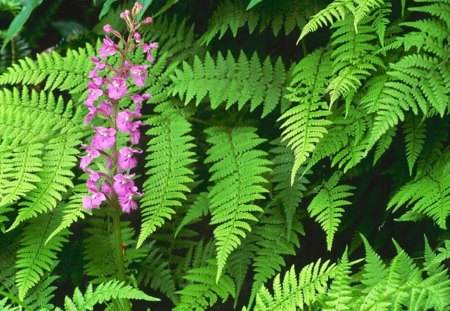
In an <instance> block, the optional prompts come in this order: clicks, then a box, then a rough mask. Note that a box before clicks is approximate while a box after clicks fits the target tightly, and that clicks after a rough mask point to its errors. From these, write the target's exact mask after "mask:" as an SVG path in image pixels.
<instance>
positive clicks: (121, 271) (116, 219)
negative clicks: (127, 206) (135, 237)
mask: <svg viewBox="0 0 450 311" xmlns="http://www.w3.org/2000/svg"><path fill="white" fill-rule="evenodd" d="M112 210H113V217H112V218H113V230H114V249H115V252H116V256H115V257H116V267H117V277H118V279H119V281H122V282H126V275H125V260H124V256H125V251H124V248H123V246H122V230H121V226H120V214H121V210H120V207H119V206H118V204H117V201H115V202H114V205H113V206H112ZM117 302H118V304H119V305H120V307H121V308H120V309H122V310H125V311H131V304H130V301H129V300H128V299H117Z"/></svg>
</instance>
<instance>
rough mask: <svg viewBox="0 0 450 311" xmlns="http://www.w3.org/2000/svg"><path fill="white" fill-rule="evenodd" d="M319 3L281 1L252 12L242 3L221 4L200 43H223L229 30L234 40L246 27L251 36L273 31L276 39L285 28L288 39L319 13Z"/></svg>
mask: <svg viewBox="0 0 450 311" xmlns="http://www.w3.org/2000/svg"><path fill="white" fill-rule="evenodd" d="M320 8H321V4H320V2H318V1H302V2H299V1H295V0H279V1H277V3H276V4H275V3H271V2H270V1H265V2H263V3H261V4H260V5H259V6H258V7H256V8H255V9H253V10H248V9H246V5H245V3H243V2H241V1H230V0H225V1H222V2H220V3H219V5H218V6H217V8H216V10H215V11H214V12H213V14H212V16H211V18H210V21H209V26H208V29H207V30H206V32H205V34H204V35H203V36H202V38H201V39H200V42H201V43H203V44H209V43H210V42H211V41H212V40H213V39H214V38H216V37H217V38H218V39H221V38H222V37H223V36H224V35H225V34H226V33H227V32H228V30H230V31H231V34H232V35H233V37H236V36H237V33H238V31H239V30H240V29H242V28H244V27H245V26H247V30H248V32H249V33H250V34H253V33H254V32H255V31H256V30H257V29H258V31H259V32H260V33H261V32H262V31H264V30H265V29H267V28H269V27H270V28H272V31H273V34H274V35H275V36H276V35H278V34H279V32H280V31H281V30H282V29H283V28H284V33H285V34H286V35H288V34H290V33H291V32H292V31H293V30H294V29H295V28H300V29H301V28H303V27H304V26H305V25H306V22H307V20H306V19H307V18H308V17H309V16H311V15H313V14H315V13H317V12H318V11H319V9H320Z"/></svg>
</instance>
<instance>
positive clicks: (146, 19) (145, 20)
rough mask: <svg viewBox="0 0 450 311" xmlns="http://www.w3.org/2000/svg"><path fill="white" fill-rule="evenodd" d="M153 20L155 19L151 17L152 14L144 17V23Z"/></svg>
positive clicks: (149, 22)
mask: <svg viewBox="0 0 450 311" xmlns="http://www.w3.org/2000/svg"><path fill="white" fill-rule="evenodd" d="M152 22H153V19H152V18H151V17H150V16H147V17H146V18H145V19H144V24H147V25H148V24H151V23H152Z"/></svg>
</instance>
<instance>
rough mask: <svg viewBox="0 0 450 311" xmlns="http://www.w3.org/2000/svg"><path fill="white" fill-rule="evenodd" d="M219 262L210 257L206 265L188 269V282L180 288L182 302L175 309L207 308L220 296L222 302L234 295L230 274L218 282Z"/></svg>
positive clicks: (188, 310) (183, 310)
mask: <svg viewBox="0 0 450 311" xmlns="http://www.w3.org/2000/svg"><path fill="white" fill-rule="evenodd" d="M217 268H218V267H217V264H216V261H215V260H214V259H209V260H207V262H206V265H204V266H202V267H199V268H193V269H191V270H189V271H188V273H187V274H186V276H185V279H186V280H187V281H188V284H187V285H186V286H185V287H184V288H183V289H182V290H180V291H179V292H178V293H179V295H180V303H179V304H178V305H177V306H176V307H175V308H174V309H173V310H174V311H191V310H205V309H206V308H208V307H211V306H213V305H214V304H215V303H216V302H217V299H218V298H219V297H220V298H221V299H222V302H224V301H225V300H227V299H228V297H229V296H230V295H231V296H232V297H233V296H234V293H235V291H236V290H235V285H234V282H233V280H232V279H231V278H230V277H229V276H228V275H226V274H225V275H222V277H221V278H220V279H219V280H218V281H217V282H216V271H217Z"/></svg>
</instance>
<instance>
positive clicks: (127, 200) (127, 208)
mask: <svg viewBox="0 0 450 311" xmlns="http://www.w3.org/2000/svg"><path fill="white" fill-rule="evenodd" d="M137 190H138V188H137V187H136V186H133V187H130V188H129V189H128V191H127V192H126V193H123V194H122V195H119V198H118V199H119V205H120V207H121V208H122V211H124V212H125V213H129V212H131V211H132V210H134V209H137V203H136V202H135V201H134V200H133V198H134V197H136V196H142V193H139V192H138V191H137Z"/></svg>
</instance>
